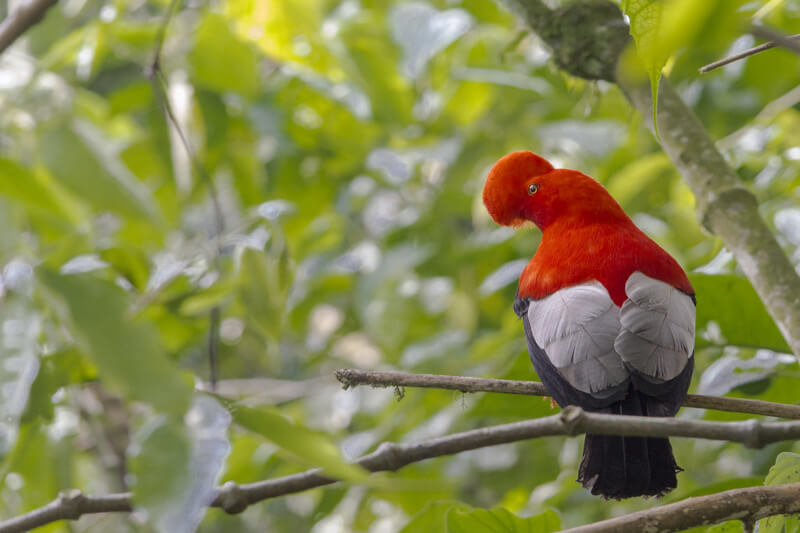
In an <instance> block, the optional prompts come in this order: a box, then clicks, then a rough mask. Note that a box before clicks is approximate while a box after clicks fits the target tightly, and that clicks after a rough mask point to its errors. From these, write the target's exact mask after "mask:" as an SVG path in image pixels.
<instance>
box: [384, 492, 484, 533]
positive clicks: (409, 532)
mask: <svg viewBox="0 0 800 533" xmlns="http://www.w3.org/2000/svg"><path fill="white" fill-rule="evenodd" d="M451 509H458V510H462V511H465V512H468V511H469V510H470V509H471V507H470V506H469V505H467V504H465V503H461V502H458V501H455V500H450V501H438V502H429V503H428V504H427V505H426V506H425V508H424V509H422V511H420V512H419V513H417V514H416V516H414V517H413V518H412V519H411V520H410V521H409V522H408V524H406V526H405V527H404V528H403V529H401V530H400V532H399V533H417V532H421V531H431V532H434V531H447V529H446V528H447V514H448V513H449V512H450V510H451Z"/></svg>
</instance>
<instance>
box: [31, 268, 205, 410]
mask: <svg viewBox="0 0 800 533" xmlns="http://www.w3.org/2000/svg"><path fill="white" fill-rule="evenodd" d="M38 276H39V280H40V281H41V282H42V284H43V285H44V286H45V287H46V288H47V289H49V291H50V292H51V293H53V294H55V295H58V296H60V297H61V298H62V299H63V304H62V305H61V306H60V307H61V308H64V307H65V308H66V309H65V311H66V313H65V314H66V315H67V316H68V317H69V319H70V320H69V322H70V323H71V326H72V327H71V333H72V335H73V336H74V337H75V340H76V341H77V343H78V345H79V346H80V347H81V349H83V350H84V351H85V352H86V354H87V355H88V356H89V357H90V358H91V360H92V361H93V362H94V364H95V366H97V371H98V374H99V375H100V378H101V379H102V380H103V381H104V382H108V383H110V384H112V385H114V386H115V387H116V388H118V389H119V390H121V391H122V392H123V393H124V394H125V395H126V397H128V398H132V399H136V400H139V401H142V402H145V403H149V404H151V405H152V406H153V407H155V408H156V409H158V410H160V411H162V412H165V413H172V414H175V415H182V414H183V413H184V412H185V411H186V408H187V407H188V405H189V398H190V394H191V389H190V388H189V386H188V385H187V384H186V382H184V380H183V379H182V377H181V375H180V373H179V372H178V369H177V367H176V366H175V364H174V363H173V362H172V361H170V360H169V359H168V358H167V354H166V353H165V352H164V350H163V347H162V346H161V344H160V342H159V339H158V334H157V332H156V330H155V328H153V327H152V326H151V325H150V324H148V323H144V322H139V321H134V320H132V319H131V318H130V317H129V316H128V306H129V297H128V295H127V294H126V293H125V292H124V291H123V290H122V289H120V288H119V287H117V286H116V285H114V284H112V283H111V282H108V281H104V280H100V279H96V278H94V277H91V276H89V275H73V276H63V275H59V274H56V273H55V272H52V271H50V270H46V269H40V270H39V272H38ZM53 303H54V304H55V305H58V303H60V302H53Z"/></svg>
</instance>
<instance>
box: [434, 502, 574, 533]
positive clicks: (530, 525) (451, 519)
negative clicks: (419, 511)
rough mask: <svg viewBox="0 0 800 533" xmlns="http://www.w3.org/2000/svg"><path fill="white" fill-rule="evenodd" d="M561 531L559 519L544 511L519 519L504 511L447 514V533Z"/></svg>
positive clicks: (492, 510)
mask: <svg viewBox="0 0 800 533" xmlns="http://www.w3.org/2000/svg"><path fill="white" fill-rule="evenodd" d="M560 530H561V518H560V517H559V516H558V515H557V514H556V513H555V512H554V511H545V512H543V513H541V514H538V515H536V516H532V517H530V518H521V517H519V516H517V515H515V514H514V513H512V512H509V511H507V510H506V509H503V508H502V507H501V508H497V509H491V510H488V509H474V510H472V511H462V510H459V509H452V510H451V511H450V512H449V513H448V514H447V533H550V532H552V531H560Z"/></svg>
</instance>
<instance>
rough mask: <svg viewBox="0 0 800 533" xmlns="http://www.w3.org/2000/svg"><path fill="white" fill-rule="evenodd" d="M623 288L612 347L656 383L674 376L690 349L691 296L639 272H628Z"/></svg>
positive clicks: (692, 316) (692, 311)
mask: <svg viewBox="0 0 800 533" xmlns="http://www.w3.org/2000/svg"><path fill="white" fill-rule="evenodd" d="M625 292H626V294H627V295H628V299H627V300H625V302H624V303H623V304H622V308H621V309H620V313H619V320H620V325H621V331H620V333H619V336H618V337H617V339H616V341H615V342H614V348H615V349H616V351H617V353H619V355H620V357H621V358H622V360H623V361H624V362H625V364H626V365H627V366H628V367H630V368H631V369H633V370H635V371H636V372H637V373H638V374H640V375H643V376H644V377H646V378H648V379H651V380H653V381H654V382H657V383H660V382H664V381H668V380H671V379H674V378H675V377H676V376H677V375H678V374H680V373H681V371H682V370H683V369H684V367H685V366H686V363H687V362H688V360H689V357H691V356H692V353H693V352H694V329H695V308H694V303H693V302H692V299H691V297H690V296H689V295H687V294H686V293H684V292H681V291H680V290H678V289H676V288H675V287H673V286H671V285H669V284H667V283H664V282H662V281H659V280H656V279H653V278H650V277H648V276H645V275H644V274H642V273H641V272H634V273H633V274H631V276H630V277H629V278H628V281H627V282H626V283H625Z"/></svg>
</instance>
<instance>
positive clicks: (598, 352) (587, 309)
mask: <svg viewBox="0 0 800 533" xmlns="http://www.w3.org/2000/svg"><path fill="white" fill-rule="evenodd" d="M528 321H529V323H530V326H531V333H532V335H533V338H534V339H535V340H536V343H537V344H538V345H539V346H540V347H541V348H542V349H543V350H544V351H545V353H546V354H547V356H548V358H549V359H550V361H551V362H552V363H553V366H555V367H556V370H557V371H558V373H559V374H560V375H561V376H562V377H563V378H564V379H566V380H567V382H569V384H570V385H572V386H573V387H575V388H576V389H578V390H580V391H583V392H587V393H591V394H592V395H595V396H598V395H599V396H602V394H603V393H604V392H609V393H613V392H615V391H616V389H615V387H616V386H617V385H619V384H621V383H623V382H625V381H626V380H627V379H628V377H629V372H628V370H627V369H626V368H625V365H624V363H623V361H622V359H621V358H620V356H619V354H618V353H617V352H616V350H615V348H614V342H615V339H616V338H617V336H618V334H619V331H620V322H619V308H618V307H617V306H616V305H614V302H613V301H612V300H611V298H610V297H609V295H608V291H606V289H605V287H603V285H601V284H600V283H598V282H596V281H594V282H590V283H585V284H582V285H576V286H574V287H569V288H566V289H562V290H560V291H558V292H556V293H554V294H552V295H550V296H548V297H547V298H544V299H542V300H534V301H531V303H530V306H529V307H528Z"/></svg>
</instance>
